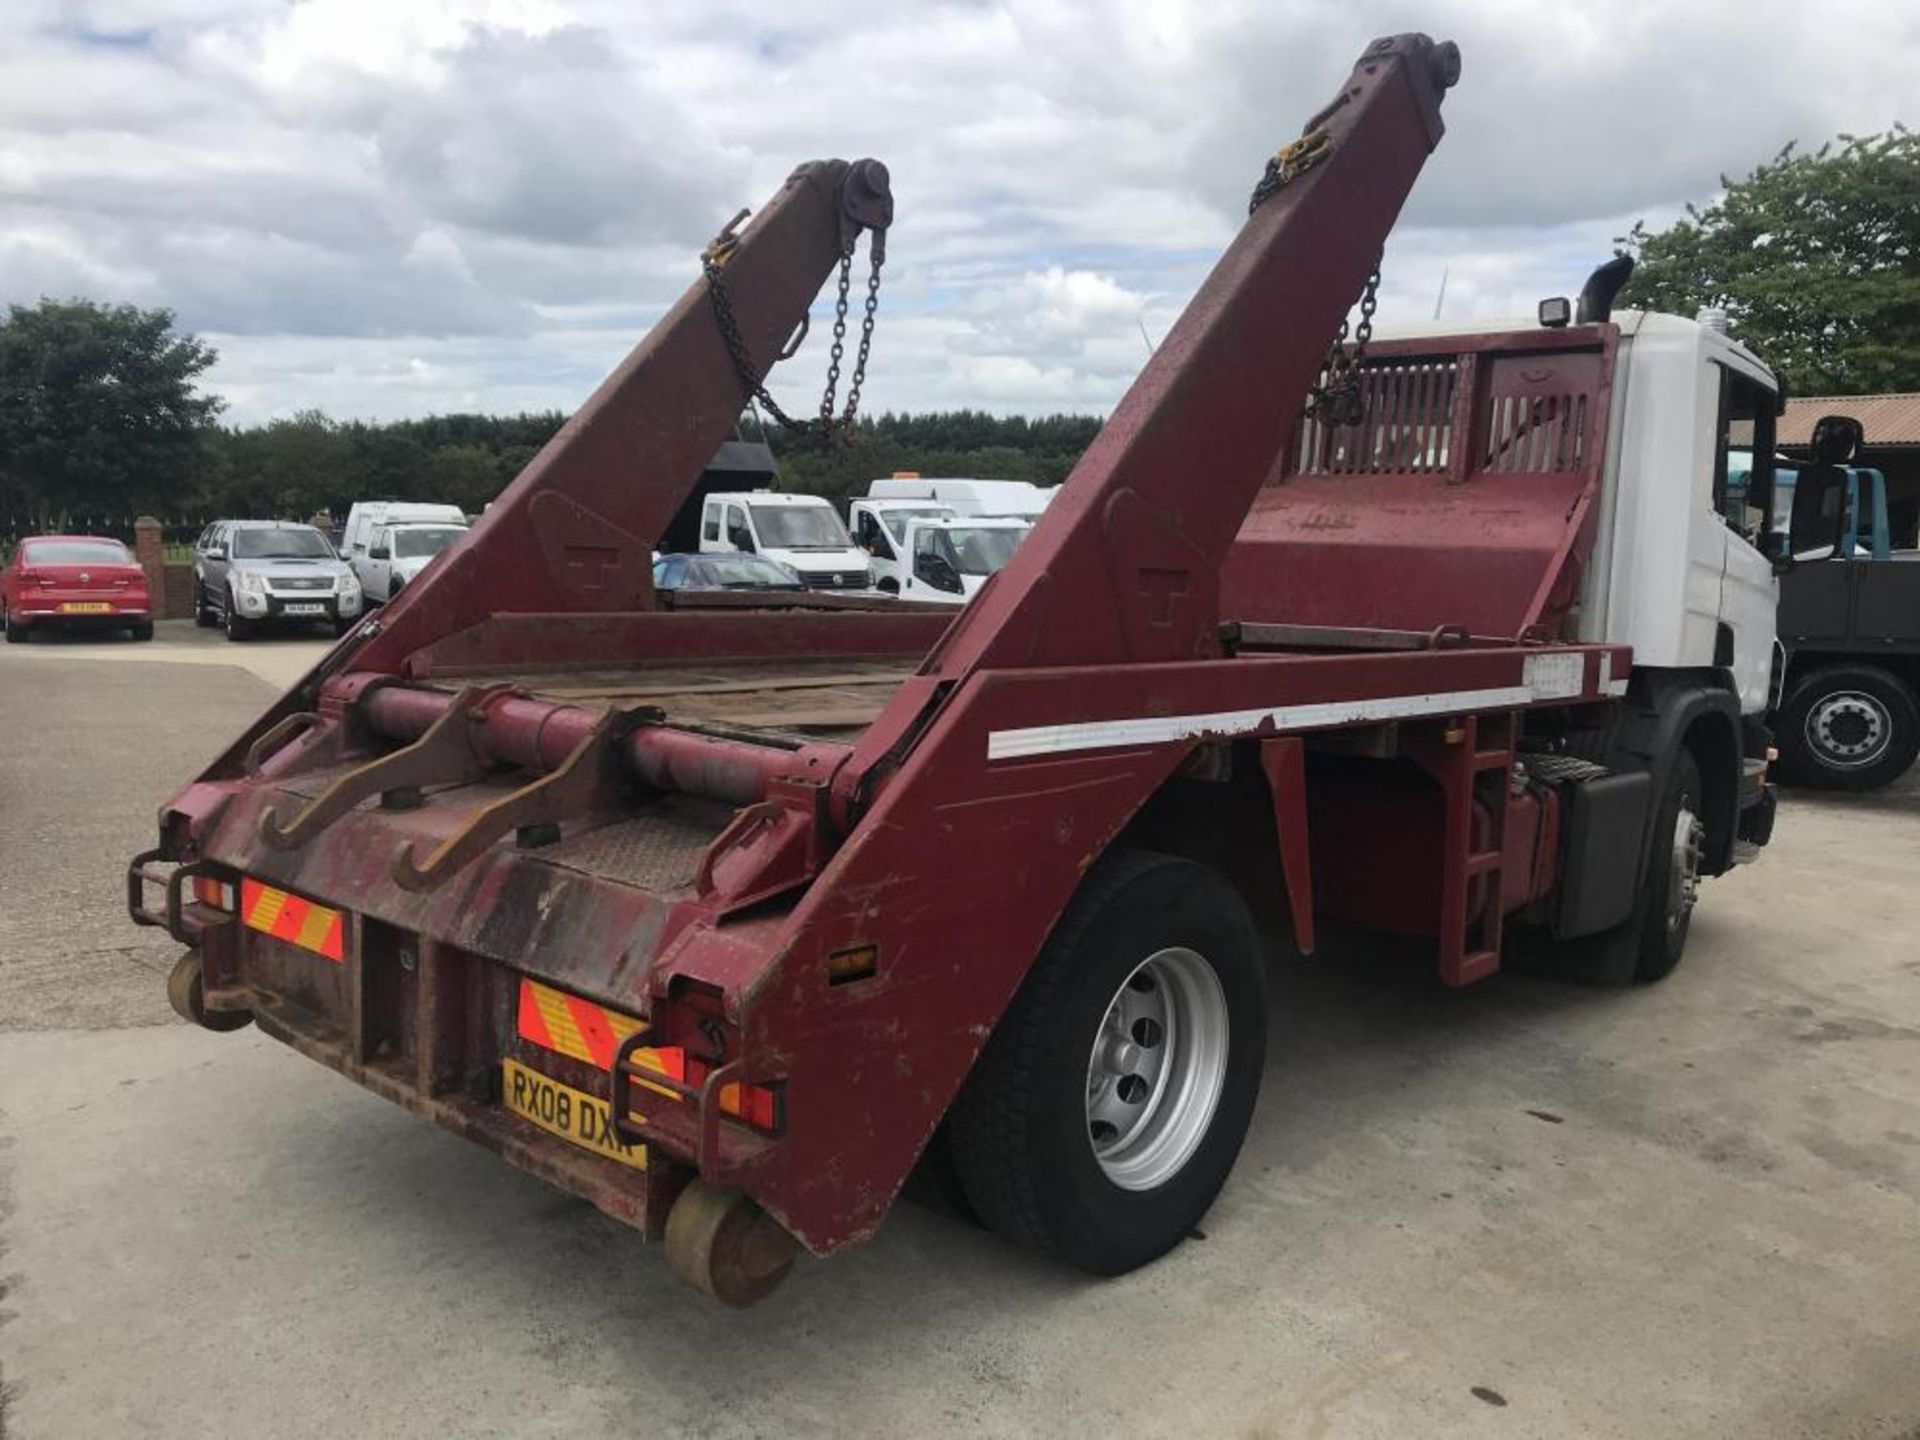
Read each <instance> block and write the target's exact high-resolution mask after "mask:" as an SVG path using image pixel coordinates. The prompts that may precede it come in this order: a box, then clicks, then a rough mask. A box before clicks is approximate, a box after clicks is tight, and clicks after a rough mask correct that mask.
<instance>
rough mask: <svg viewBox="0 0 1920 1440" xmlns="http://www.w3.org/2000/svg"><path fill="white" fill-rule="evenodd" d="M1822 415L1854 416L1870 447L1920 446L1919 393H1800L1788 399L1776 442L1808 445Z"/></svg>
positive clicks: (1776, 432) (1776, 434)
mask: <svg viewBox="0 0 1920 1440" xmlns="http://www.w3.org/2000/svg"><path fill="white" fill-rule="evenodd" d="M1822 415H1851V416H1852V417H1853V418H1854V419H1856V420H1858V421H1859V422H1860V424H1861V427H1862V428H1863V429H1864V430H1865V431H1866V432H1867V446H1868V448H1870V449H1877V448H1880V447H1883V446H1888V445H1913V446H1920V393H1909V394H1904V395H1797V396H1794V397H1792V398H1790V399H1789V400H1788V401H1787V409H1786V413H1785V414H1784V415H1782V416H1781V417H1780V421H1779V425H1778V427H1777V429H1776V431H1775V437H1774V438H1775V441H1776V443H1778V444H1781V445H1795V446H1799V445H1806V444H1808V443H1810V442H1811V441H1812V439H1813V425H1814V422H1815V421H1816V420H1818V419H1819V418H1820V417H1821V416H1822Z"/></svg>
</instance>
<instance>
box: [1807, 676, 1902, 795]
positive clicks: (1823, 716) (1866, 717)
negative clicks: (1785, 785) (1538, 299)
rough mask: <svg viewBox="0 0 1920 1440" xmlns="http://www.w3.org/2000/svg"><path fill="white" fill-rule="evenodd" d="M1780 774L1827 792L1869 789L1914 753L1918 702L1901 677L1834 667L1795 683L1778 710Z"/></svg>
mask: <svg viewBox="0 0 1920 1440" xmlns="http://www.w3.org/2000/svg"><path fill="white" fill-rule="evenodd" d="M1779 736H1780V769H1781V771H1782V773H1783V776H1784V778H1786V779H1788V780H1792V781H1797V782H1798V783H1800V784H1802V785H1811V786H1818V787H1821V788H1824V789H1831V790H1873V789H1877V788H1878V787H1879V786H1882V785H1885V784H1888V783H1889V782H1891V781H1894V780H1897V779H1899V778H1900V776H1902V775H1903V774H1905V773H1906V771H1907V768H1908V767H1909V766H1911V765H1912V764H1913V761H1914V756H1915V755H1916V754H1920V705H1916V703H1915V701H1914V695H1913V692H1912V691H1911V690H1909V689H1908V688H1907V687H1906V685H1904V684H1903V683H1901V681H1900V679H1899V677H1897V676H1895V675H1893V674H1891V673H1889V672H1888V671H1885V670H1882V669H1880V668H1879V667H1877V666H1873V665H1835V666H1830V667H1829V668H1827V669H1824V670H1816V671H1814V672H1813V673H1812V674H1811V675H1808V676H1806V677H1805V678H1804V679H1802V680H1801V681H1800V682H1799V683H1798V684H1796V685H1795V686H1794V687H1793V689H1792V690H1791V691H1789V692H1788V694H1787V699H1786V703H1785V704H1784V705H1782V706H1781V707H1780V724H1779Z"/></svg>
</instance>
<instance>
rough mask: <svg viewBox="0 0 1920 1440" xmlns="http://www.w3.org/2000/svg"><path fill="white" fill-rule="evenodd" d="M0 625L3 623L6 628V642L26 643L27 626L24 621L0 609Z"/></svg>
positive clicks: (11, 643)
mask: <svg viewBox="0 0 1920 1440" xmlns="http://www.w3.org/2000/svg"><path fill="white" fill-rule="evenodd" d="M0 625H5V626H6V628H7V643H8V644H9V645H24V644H26V643H27V627H26V623H25V622H24V621H22V620H19V619H17V618H15V617H14V616H12V615H8V614H7V613H6V612H5V611H3V610H0Z"/></svg>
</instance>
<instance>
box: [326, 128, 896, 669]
mask: <svg viewBox="0 0 1920 1440" xmlns="http://www.w3.org/2000/svg"><path fill="white" fill-rule="evenodd" d="M892 218H893V200H892V196H891V193H890V190H889V186H888V176H887V168H886V166H884V165H882V164H881V163H880V162H879V161H877V160H856V161H853V162H851V163H849V162H848V161H845V160H822V161H816V162H814V163H812V164H809V165H803V166H801V167H800V168H799V169H798V170H796V171H794V173H793V175H792V176H791V177H790V178H789V179H788V180H787V183H786V185H785V186H784V187H782V189H781V190H780V192H779V193H778V194H777V195H775V196H774V198H773V199H772V200H771V201H770V202H769V203H768V204H767V205H766V207H765V208H764V209H762V210H761V211H760V212H759V213H758V214H757V215H755V216H754V217H753V220H752V221H751V222H750V223H749V224H748V225H747V226H746V228H745V229H744V230H742V231H741V232H740V234H739V235H738V236H737V237H736V240H737V243H736V244H735V246H734V248H733V249H732V251H731V253H730V254H729V256H728V257H727V259H726V261H725V267H724V272H723V273H724V275H725V278H726V286H727V292H728V295H729V296H730V297H731V301H732V309H733V314H734V319H735V321H736V323H737V324H738V326H739V329H740V335H741V339H742V341H743V342H744V344H745V348H746V351H747V355H748V358H749V359H750V360H751V361H752V362H753V364H754V366H755V368H756V370H757V372H758V373H759V374H762V375H764V374H765V373H766V371H767V370H768V368H769V367H770V366H771V365H772V364H773V361H774V359H775V357H776V355H777V354H778V353H779V351H780V349H781V347H782V346H783V345H784V344H786V342H787V340H788V338H789V337H790V336H792V335H793V333H794V331H795V330H796V329H798V328H799V326H800V323H801V322H802V321H803V320H804V319H805V318H806V315H807V310H808V307H810V306H811V305H812V304H813V301H814V297H815V296H816V295H817V294H818V293H819V290H820V286H821V284H822V283H823V282H824V281H825V279H826V278H827V276H828V275H829V274H831V273H832V271H833V269H834V267H835V266H836V265H838V264H839V262H840V258H841V256H842V255H843V254H844V253H846V252H847V250H848V249H849V248H850V247H851V246H852V244H853V242H854V240H855V239H856V238H857V236H858V235H859V233H860V231H861V230H863V229H871V230H876V231H878V230H883V229H884V228H885V227H886V226H887V225H888V224H889V223H890V222H891V220H892ZM875 243H878V242H877V240H876V242H875ZM746 401H747V390H746V386H745V384H744V382H743V381H742V379H741V377H740V374H739V371H738V370H737V369H736V368H735V366H734V364H733V361H732V358H731V357H730V356H729V355H728V353H727V349H726V345H725V343H724V342H723V341H722V339H721V335H720V328H719V326H718V325H717V324H716V323H715V319H714V313H713V309H712V306H711V304H710V302H709V300H708V297H707V285H706V281H705V280H704V279H702V280H700V281H698V282H696V283H695V284H694V285H693V286H692V287H691V288H690V289H689V290H688V291H687V293H686V294H685V295H683V296H681V297H680V300H679V302H678V303H677V304H676V305H675V306H674V307H673V309H672V310H671V311H669V312H668V313H667V315H666V316H665V317H664V318H663V319H662V320H661V321H660V323H659V324H658V325H656V326H654V328H653V329H652V330H651V331H649V332H648V333H647V336H646V338H645V339H644V340H642V341H641V342H640V343H639V344H638V345H637V346H635V347H634V349H633V351H632V353H631V354H629V355H628V356H627V358H626V359H625V360H624V361H622V362H621V364H620V366H619V368H618V369H616V370H615V371H614V372H613V374H611V375H610V376H608V377H607V379H606V380H605V381H604V382H603V383H602V384H601V386H600V388H599V389H598V390H596V391H594V393H593V395H592V396H591V397H590V398H589V399H588V400H587V403H586V404H585V405H583V406H581V407H580V410H579V411H578V413H576V414H575V415H574V417H573V418H572V419H571V420H569V421H568V422H567V423H566V425H565V426H564V427H563V428H562V429H561V431H560V433H559V434H558V435H556V436H554V438H553V439H552V440H551V441H550V442H549V443H548V444H547V446H546V448H545V449H543V450H542V451H541V452H540V453H539V455H537V456H536V457H535V458H534V460H533V462H532V463H531V464H529V465H528V466H527V468H526V469H525V470H523V471H521V472H520V476H519V478H518V479H516V480H515V481H514V482H513V484H511V485H509V486H508V487H507V489H506V490H505V491H504V492H502V494H501V496H500V498H499V499H498V500H496V501H494V503H493V504H492V505H491V506H490V507H489V508H488V509H487V512H486V513H485V514H484V515H482V516H481V517H480V519H479V520H478V521H477V522H476V523H475V524H474V527H473V532H472V534H470V535H469V536H468V537H467V538H466V539H465V540H463V541H462V542H461V543H460V545H459V546H458V547H457V548H455V549H454V550H452V551H451V552H449V553H448V555H447V557H446V558H445V560H443V561H442V562H440V563H439V564H437V565H435V566H434V567H433V568H432V569H430V570H429V571H428V572H427V573H426V574H425V575H424V576H422V577H421V579H420V580H418V581H415V582H414V583H413V584H412V585H409V586H408V587H407V588H406V589H405V590H404V591H402V592H401V594H400V595H399V597H398V598H397V599H395V600H394V601H393V602H392V603H391V604H389V605H388V606H387V607H386V609H385V610H384V611H383V612H382V614H381V617H380V622H379V624H380V633H379V634H377V635H375V636H374V638H373V639H372V640H370V641H369V642H368V643H367V644H366V645H364V646H363V647H362V648H361V649H360V650H359V651H358V653H356V654H355V655H354V656H353V658H352V660H351V661H350V662H349V664H348V667H347V668H348V669H350V670H355V671H369V670H371V671H379V672H384V673H387V674H401V673H405V668H406V660H407V657H408V656H409V655H410V654H412V653H413V652H414V651H415V650H417V649H419V648H420V647H421V646H422V645H425V644H427V643H429V642H432V641H435V640H439V639H442V638H444V637H445V636H448V635H451V634H453V633H454V632H456V631H459V630H464V629H466V628H467V627H469V626H471V625H477V624H479V623H481V622H482V621H484V620H486V619H487V618H488V616H490V615H493V614H499V613H504V614H523V615H524V614H540V613H547V614H557V613H569V614H579V613H581V612H608V611H632V610H650V609H652V608H653V544H654V541H655V540H656V539H657V538H658V537H659V536H660V534H661V533H662V532H663V531H664V530H665V529H666V528H667V525H668V524H669V522H671V520H672V519H673V516H674V513H675V512H676V511H677V510H678V509H679V508H680V505H681V502H682V501H683V500H685V499H686V497H687V495H688V494H689V493H690V492H691V491H692V489H693V487H694V485H695V483H696V482H697V481H698V480H699V478H700V473H701V471H702V469H703V468H704V467H705V466H706V464H707V461H708V460H709V459H710V458H712V456H713V453H714V451H715V450H716V449H717V448H718V447H719V445H720V442H721V441H722V440H724V439H726V437H727V436H728V435H729V434H730V433H731V432H732V430H733V427H734V425H735V424H736V423H737V422H738V420H739V417H740V411H741V409H742V407H744V406H745V404H746Z"/></svg>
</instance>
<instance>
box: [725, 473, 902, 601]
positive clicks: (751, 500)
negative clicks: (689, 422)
mask: <svg viewBox="0 0 1920 1440" xmlns="http://www.w3.org/2000/svg"><path fill="white" fill-rule="evenodd" d="M700 550H701V552H702V553H703V554H716V553H718V554H724V553H726V552H727V551H730V550H744V551H745V552H746V553H747V554H749V555H764V556H766V557H767V558H768V559H769V560H778V561H779V562H780V563H781V564H783V565H788V566H791V567H792V568H793V569H795V570H797V571H799V572H800V578H801V579H802V580H804V581H806V582H807V585H808V586H809V587H810V588H812V589H816V590H865V589H867V588H868V587H869V586H871V585H872V583H873V576H872V574H871V571H870V568H869V566H868V563H867V554H866V552H865V551H864V550H862V549H860V548H859V547H858V546H857V545H855V544H854V543H853V539H852V537H851V536H849V535H848V534H847V527H846V525H845V524H843V523H842V522H841V519H840V512H839V511H837V510H835V509H834V508H833V506H832V505H831V504H829V503H828V502H827V501H826V500H824V499H822V498H821V497H820V496H818V495H782V494H776V493H775V492H774V491H772V490H733V491H718V492H716V493H714V494H712V495H709V496H707V498H706V501H705V503H704V504H703V505H702V507H701V510H700Z"/></svg>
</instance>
